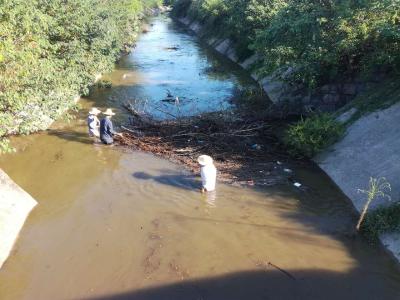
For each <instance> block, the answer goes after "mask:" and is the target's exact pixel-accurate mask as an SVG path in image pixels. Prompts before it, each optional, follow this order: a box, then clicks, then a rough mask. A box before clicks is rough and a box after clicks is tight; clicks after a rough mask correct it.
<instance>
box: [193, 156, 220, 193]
mask: <svg viewBox="0 0 400 300" xmlns="http://www.w3.org/2000/svg"><path fill="white" fill-rule="evenodd" d="M197 162H198V163H199V164H200V175H201V182H202V189H201V191H202V192H203V193H204V192H212V191H214V190H215V184H216V181H217V169H216V168H215V166H214V161H213V159H212V158H211V157H210V156H208V155H200V156H199V157H198V158H197Z"/></svg>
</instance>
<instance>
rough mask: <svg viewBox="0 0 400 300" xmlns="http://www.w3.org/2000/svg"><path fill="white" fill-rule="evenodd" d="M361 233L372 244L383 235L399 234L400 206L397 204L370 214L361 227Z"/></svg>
mask: <svg viewBox="0 0 400 300" xmlns="http://www.w3.org/2000/svg"><path fill="white" fill-rule="evenodd" d="M361 231H362V232H363V233H364V234H365V235H366V237H367V238H368V239H370V240H371V241H372V242H376V241H377V239H378V237H379V235H380V234H382V233H387V232H399V231H400V204H398V203H395V204H392V205H390V206H387V207H380V208H378V209H376V210H374V211H372V212H370V213H368V214H367V217H366V218H365V221H364V222H363V223H362V225H361Z"/></svg>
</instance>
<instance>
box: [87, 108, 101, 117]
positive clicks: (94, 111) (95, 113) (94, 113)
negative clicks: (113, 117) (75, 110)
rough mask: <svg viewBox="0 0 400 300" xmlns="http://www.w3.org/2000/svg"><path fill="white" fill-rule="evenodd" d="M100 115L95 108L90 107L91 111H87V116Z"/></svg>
mask: <svg viewBox="0 0 400 300" xmlns="http://www.w3.org/2000/svg"><path fill="white" fill-rule="evenodd" d="M99 113H101V110H99V109H97V107H92V109H91V110H89V115H98V114H99Z"/></svg>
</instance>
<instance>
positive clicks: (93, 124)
mask: <svg viewBox="0 0 400 300" xmlns="http://www.w3.org/2000/svg"><path fill="white" fill-rule="evenodd" d="M99 113H101V111H100V110H99V109H97V108H96V107H92V109H91V110H90V111H89V114H88V117H87V125H88V129H89V136H90V137H100V132H99V127H100V121H99V119H98V118H97V116H98V114H99Z"/></svg>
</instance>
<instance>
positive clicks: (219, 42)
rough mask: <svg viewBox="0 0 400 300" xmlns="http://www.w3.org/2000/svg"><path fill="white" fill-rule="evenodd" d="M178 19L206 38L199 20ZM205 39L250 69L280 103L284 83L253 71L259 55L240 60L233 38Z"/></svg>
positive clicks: (271, 97) (226, 55)
mask: <svg viewBox="0 0 400 300" xmlns="http://www.w3.org/2000/svg"><path fill="white" fill-rule="evenodd" d="M176 20H177V21H178V22H180V23H181V24H183V25H185V26H186V27H188V28H189V29H190V30H192V31H193V32H194V33H195V34H196V35H198V36H200V37H202V38H204V34H203V26H202V25H201V24H200V23H199V22H197V21H195V20H191V19H190V18H188V17H184V18H177V19H176ZM205 41H206V42H207V44H208V45H210V46H211V47H213V48H214V49H215V50H216V51H217V52H219V53H220V54H222V55H224V56H225V57H227V58H229V59H230V60H231V61H233V62H235V63H237V64H238V65H240V66H241V67H242V68H243V69H245V70H247V71H249V72H250V74H251V77H252V78H253V79H254V80H256V81H257V82H258V83H259V84H260V86H262V88H263V90H264V91H265V93H266V94H267V95H268V97H269V98H270V100H271V101H272V102H274V103H278V102H279V101H280V98H281V97H282V93H283V91H284V90H285V86H284V84H283V83H282V82H280V81H276V80H273V78H272V77H263V78H260V77H259V76H258V75H257V74H256V73H254V72H253V73H252V66H253V64H255V63H256V62H257V60H258V56H257V55H253V56H251V57H249V58H247V59H246V60H245V61H243V62H240V61H239V58H238V55H237V54H236V50H235V48H234V43H233V42H232V41H231V40H229V39H217V38H214V37H211V38H205Z"/></svg>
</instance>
